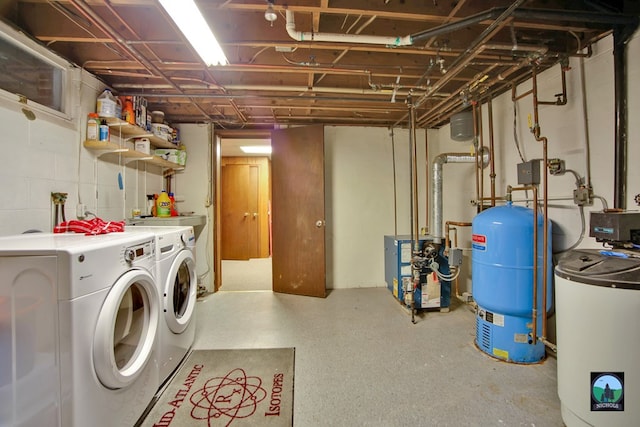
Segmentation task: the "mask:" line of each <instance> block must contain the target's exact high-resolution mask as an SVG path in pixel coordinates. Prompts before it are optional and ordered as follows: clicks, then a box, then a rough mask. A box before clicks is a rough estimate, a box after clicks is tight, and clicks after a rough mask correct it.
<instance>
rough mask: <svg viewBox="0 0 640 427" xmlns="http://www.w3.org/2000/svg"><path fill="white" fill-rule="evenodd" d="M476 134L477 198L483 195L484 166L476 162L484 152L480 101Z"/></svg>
mask: <svg viewBox="0 0 640 427" xmlns="http://www.w3.org/2000/svg"><path fill="white" fill-rule="evenodd" d="M478 134H480V147H479V148H478V150H477V152H476V170H477V171H478V174H479V176H480V182H479V187H480V192H479V193H478V195H477V198H478V199H481V198H483V197H484V168H483V167H482V165H479V164H478V161H479V159H480V153H483V152H484V132H483V129H482V104H480V103H478ZM489 157H491V156H489ZM483 210H484V203H483V204H482V205H480V212H482V211H483Z"/></svg>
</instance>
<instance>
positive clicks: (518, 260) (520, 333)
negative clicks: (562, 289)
mask: <svg viewBox="0 0 640 427" xmlns="http://www.w3.org/2000/svg"><path fill="white" fill-rule="evenodd" d="M533 224H534V212H533V210H532V209H529V208H525V207H522V206H516V205H513V204H512V202H507V204H506V205H505V206H497V207H493V208H490V209H487V210H485V211H483V212H481V213H480V214H478V215H477V216H476V217H475V218H474V220H473V222H472V232H473V235H472V278H473V297H474V299H475V301H476V302H477V304H478V308H477V313H476V345H477V346H478V348H479V349H480V350H482V351H483V352H485V353H487V354H489V355H491V356H493V357H495V358H498V359H501V360H505V361H507V362H514V363H536V362H539V361H541V360H543V359H544V357H545V345H544V343H543V342H541V341H539V340H537V339H535V336H541V335H542V323H543V316H546V313H543V312H542V306H543V304H542V302H543V291H544V286H543V282H544V281H543V277H544V274H543V271H544V269H543V264H544V262H543V255H544V249H543V248H544V243H543V242H544V239H543V236H544V231H543V225H544V221H543V219H542V216H541V215H540V216H538V217H537V241H538V244H537V250H536V251H535V252H536V255H535V256H536V257H537V259H536V262H534V225H533ZM547 231H548V234H547V236H548V242H549V244H548V247H547V248H546V250H547V260H548V268H547V273H548V274H547V299H546V307H547V310H549V309H550V308H551V303H552V292H551V283H552V272H553V268H552V265H551V224H550V223H548V229H547ZM534 265H535V266H536V267H535V268H534ZM534 271H536V274H535V277H536V283H537V285H536V288H537V289H536V294H537V301H536V308H537V315H536V316H535V324H536V329H535V330H536V333H535V334H533V323H534V316H533V312H534V311H533V309H534V304H533V293H534V289H533V287H534V286H533V284H534Z"/></svg>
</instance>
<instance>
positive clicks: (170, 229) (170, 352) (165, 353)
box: [127, 226, 198, 383]
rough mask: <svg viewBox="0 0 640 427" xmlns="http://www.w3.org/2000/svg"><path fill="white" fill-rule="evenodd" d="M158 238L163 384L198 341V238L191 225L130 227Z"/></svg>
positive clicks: (160, 350)
mask: <svg viewBox="0 0 640 427" xmlns="http://www.w3.org/2000/svg"><path fill="white" fill-rule="evenodd" d="M136 230H137V231H143V232H147V231H150V232H153V233H154V234H155V236H156V268H157V269H156V277H157V279H158V285H159V294H160V300H161V314H160V325H159V335H158V340H159V343H158V368H159V378H160V383H163V382H165V381H166V380H167V379H168V378H169V377H171V375H172V374H173V373H174V372H175V370H176V369H177V367H178V366H179V365H180V362H181V361H182V360H183V359H184V358H185V356H186V355H187V354H188V353H189V350H190V349H191V347H192V346H193V343H194V340H195V329H196V310H195V306H196V298H197V293H198V279H197V272H196V258H195V245H196V238H195V234H194V230H193V227H191V226H156V227H154V226H128V227H127V231H136Z"/></svg>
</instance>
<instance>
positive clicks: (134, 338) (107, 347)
mask: <svg viewBox="0 0 640 427" xmlns="http://www.w3.org/2000/svg"><path fill="white" fill-rule="evenodd" d="M158 302H159V296H158V292H157V289H156V285H155V282H154V279H153V277H152V276H151V275H150V274H149V273H148V272H147V271H145V270H136V269H133V270H129V271H128V272H126V273H125V274H123V275H122V276H121V277H120V278H119V279H118V280H117V281H116V283H115V284H114V285H113V287H112V288H111V290H110V291H109V293H108V294H107V297H106V299H105V301H104V304H103V305H102V308H101V311H100V314H99V315H98V323H97V325H96V333H95V336H94V339H93V361H94V365H95V370H96V374H97V375H98V379H99V380H100V382H101V383H102V384H103V385H104V386H105V387H108V388H111V389H118V388H123V387H126V386H128V385H129V384H131V383H132V382H134V381H135V379H136V378H137V377H138V376H139V375H140V373H141V372H142V371H143V369H144V367H145V366H146V364H147V362H148V361H149V359H150V358H151V357H152V352H153V350H154V343H155V339H156V336H157V332H158V320H159V307H158V305H159V303H158Z"/></svg>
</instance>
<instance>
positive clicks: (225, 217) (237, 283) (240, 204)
mask: <svg viewBox="0 0 640 427" xmlns="http://www.w3.org/2000/svg"><path fill="white" fill-rule="evenodd" d="M246 147H252V148H253V151H257V152H252V151H251V150H250V149H247V148H246ZM270 147H271V141H270V140H269V139H236V138H229V139H226V138H223V139H221V161H220V166H221V174H220V184H221V185H220V191H221V199H220V207H221V215H220V225H221V255H222V256H221V258H222V261H221V273H222V274H221V279H222V280H221V283H222V286H221V287H220V290H222V291H270V290H271V289H272V273H271V272H272V270H271V209H270V201H271V159H270V154H269V153H268V152H267V153H265V152H264V151H262V152H261V150H264V149H270Z"/></svg>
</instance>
